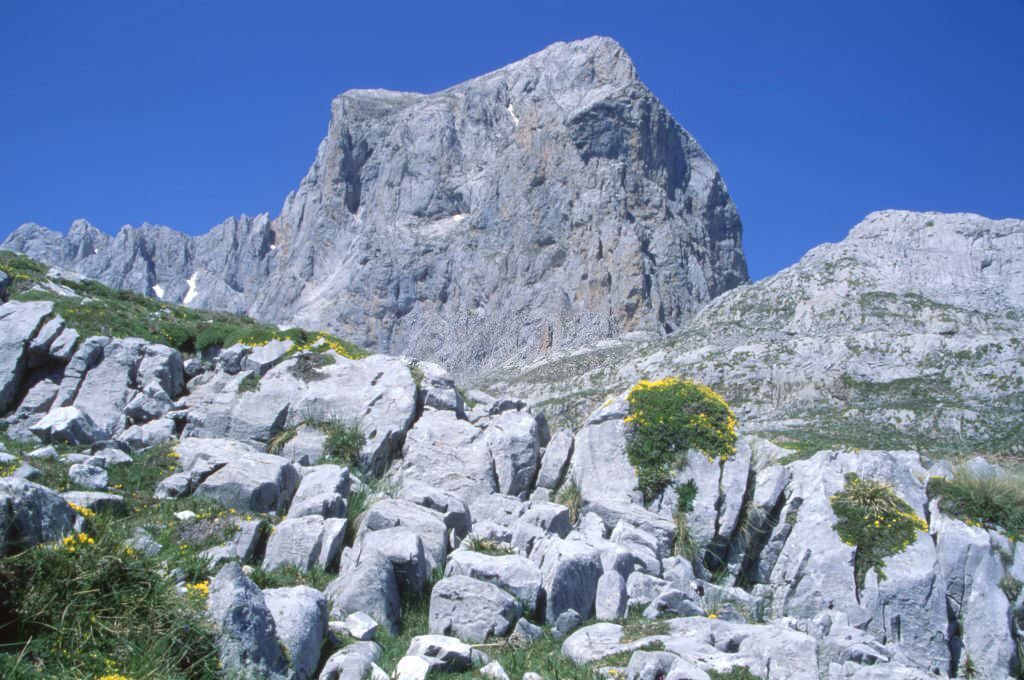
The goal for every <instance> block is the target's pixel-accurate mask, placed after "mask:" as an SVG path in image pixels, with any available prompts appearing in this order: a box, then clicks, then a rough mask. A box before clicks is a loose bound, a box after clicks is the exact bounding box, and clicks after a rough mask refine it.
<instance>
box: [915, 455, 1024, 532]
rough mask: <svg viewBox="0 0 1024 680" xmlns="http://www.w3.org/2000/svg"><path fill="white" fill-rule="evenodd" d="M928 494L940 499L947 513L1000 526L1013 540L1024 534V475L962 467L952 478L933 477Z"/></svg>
mask: <svg viewBox="0 0 1024 680" xmlns="http://www.w3.org/2000/svg"><path fill="white" fill-rule="evenodd" d="M928 495H929V497H930V498H938V499H939V508H940V509H941V510H942V511H943V512H944V513H946V514H948V515H951V516H953V517H957V518H959V519H962V520H964V521H966V522H967V523H968V524H972V525H975V526H983V527H985V528H987V529H1000V530H1002V531H1003V532H1004V533H1005V534H1006V535H1007V536H1009V537H1010V538H1012V539H1014V540H1021V539H1022V538H1024V477H1021V476H1019V475H1014V474H1004V475H999V476H996V475H976V474H973V473H971V472H969V471H968V470H965V469H959V470H957V471H956V473H955V474H954V475H953V478H952V479H949V480H946V479H942V478H941V477H932V478H931V479H930V480H929V481H928Z"/></svg>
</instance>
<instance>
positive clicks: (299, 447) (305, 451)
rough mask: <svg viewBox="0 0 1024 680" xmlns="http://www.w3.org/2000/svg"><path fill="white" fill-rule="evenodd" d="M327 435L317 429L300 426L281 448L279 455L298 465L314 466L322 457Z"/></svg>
mask: <svg viewBox="0 0 1024 680" xmlns="http://www.w3.org/2000/svg"><path fill="white" fill-rule="evenodd" d="M326 441H327V434H325V433H324V431H323V430H321V429H320V428H318V427H312V426H310V425H300V426H299V427H298V428H297V429H296V430H295V436H294V437H292V438H291V439H289V440H288V441H287V442H285V445H284V446H282V447H281V451H280V455H282V456H284V457H285V458H287V459H288V460H290V461H292V462H293V463H296V464H298V465H316V464H317V463H318V462H320V459H321V458H322V457H323V455H324V442H326Z"/></svg>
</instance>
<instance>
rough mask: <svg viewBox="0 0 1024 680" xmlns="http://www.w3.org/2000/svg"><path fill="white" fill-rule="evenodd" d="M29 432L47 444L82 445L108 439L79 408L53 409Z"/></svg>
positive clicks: (31, 427) (30, 428)
mask: <svg viewBox="0 0 1024 680" xmlns="http://www.w3.org/2000/svg"><path fill="white" fill-rule="evenodd" d="M29 430H30V431H31V432H32V434H34V435H35V436H37V437H39V438H40V439H42V440H43V441H46V442H65V443H68V444H74V445H81V444H92V443H93V442H96V441H100V440H102V439H106V435H105V433H104V432H103V430H102V429H100V428H99V427H97V425H96V423H94V422H93V420H92V418H90V417H89V415H88V414H87V413H85V412H83V411H82V410H81V409H79V408H78V407H77V406H63V407H59V408H55V409H53V410H51V411H50V412H49V413H47V414H46V415H45V416H43V417H42V418H41V419H39V420H38V421H36V423H35V424H34V425H32V426H30V427H29Z"/></svg>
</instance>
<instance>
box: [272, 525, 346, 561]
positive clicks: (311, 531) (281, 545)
mask: <svg viewBox="0 0 1024 680" xmlns="http://www.w3.org/2000/svg"><path fill="white" fill-rule="evenodd" d="M345 525H346V520H344V519H324V518H323V517H320V516H319V515H308V516H304V517H296V518H289V519H285V520H283V521H282V522H281V523H280V524H278V525H277V526H276V527H274V530H273V532H272V533H271V534H270V538H269V539H268V541H267V549H266V553H265V555H264V557H263V568H264V569H266V570H268V571H272V570H274V569H280V568H281V567H285V566H292V567H295V568H297V569H299V570H301V571H309V570H310V569H312V568H313V567H315V566H319V567H321V568H324V569H329V568H331V567H333V566H334V565H335V564H337V561H338V555H339V553H340V551H341V544H342V542H343V541H344V537H345Z"/></svg>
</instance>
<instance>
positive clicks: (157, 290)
mask: <svg viewBox="0 0 1024 680" xmlns="http://www.w3.org/2000/svg"><path fill="white" fill-rule="evenodd" d="M153 292H154V293H156V296H157V297H158V298H160V299H161V300H163V299H164V287H163V286H161V285H160V284H159V283H154V284H153Z"/></svg>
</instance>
